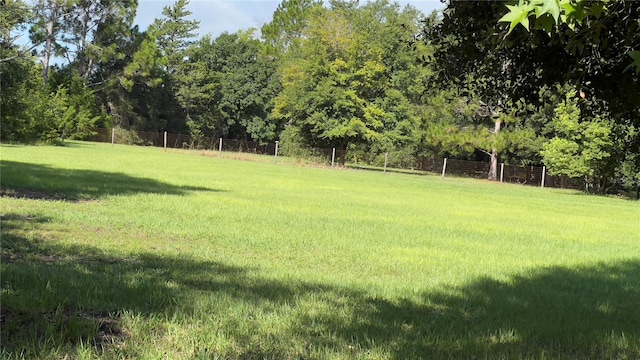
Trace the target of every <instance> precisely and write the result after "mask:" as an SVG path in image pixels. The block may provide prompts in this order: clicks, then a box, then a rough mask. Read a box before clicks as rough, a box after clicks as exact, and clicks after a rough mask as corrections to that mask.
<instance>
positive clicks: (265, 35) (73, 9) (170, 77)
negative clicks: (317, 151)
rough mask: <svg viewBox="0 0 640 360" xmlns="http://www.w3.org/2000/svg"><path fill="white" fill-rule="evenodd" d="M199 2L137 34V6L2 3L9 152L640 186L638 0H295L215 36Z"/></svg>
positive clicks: (168, 10)
mask: <svg viewBox="0 0 640 360" xmlns="http://www.w3.org/2000/svg"><path fill="white" fill-rule="evenodd" d="M188 5H189V0H177V1H176V2H175V3H174V4H173V5H172V6H167V7H165V8H164V9H163V11H162V16H161V17H160V18H157V19H155V20H154V22H153V23H152V24H151V25H150V26H149V27H148V28H147V29H144V30H142V29H140V28H139V27H138V26H134V24H133V21H134V17H135V12H136V7H137V1H136V0H126V1H122V0H117V1H116V0H38V1H31V2H27V1H24V0H5V1H4V2H3V3H2V4H1V5H0V7H2V9H1V10H2V11H1V12H0V27H1V29H2V32H1V34H0V86H1V93H0V101H1V103H0V106H1V108H0V111H1V113H0V116H1V117H2V126H1V128H0V137H1V139H2V141H5V142H6V141H9V142H33V141H48V142H59V141H64V140H65V139H67V138H80V139H81V138H83V137H86V136H89V135H90V134H91V130H92V129H93V128H96V127H118V128H123V129H127V130H138V131H168V132H172V133H182V134H189V135H191V136H192V137H195V138H204V137H225V138H231V139H242V140H253V141H258V142H270V141H274V140H279V141H280V144H281V146H282V149H283V151H285V152H288V153H289V154H304V153H305V151H306V150H307V149H311V148H317V147H326V148H332V147H335V148H338V149H340V150H344V153H345V154H346V155H345V156H344V157H343V158H342V159H341V161H359V160H366V161H375V159H379V158H380V157H381V156H383V154H386V153H388V154H389V157H390V158H391V159H396V160H400V161H401V160H402V159H411V158H415V157H417V156H432V157H449V158H457V159H465V160H480V161H489V162H490V163H491V170H490V171H489V174H487V176H488V178H489V179H496V178H497V171H498V170H497V165H498V163H499V162H506V163H510V164H514V165H546V166H547V168H548V171H549V173H550V174H552V175H567V176H569V177H574V178H581V179H583V180H584V181H585V184H586V187H587V189H588V190H589V191H593V192H599V193H605V192H618V191H624V190H625V189H631V188H633V187H634V186H637V184H638V182H639V181H640V80H639V77H640V75H639V74H640V51H638V50H639V49H640V36H638V34H639V33H640V16H639V11H640V10H639V8H640V6H639V5H638V3H637V2H633V1H628V0H611V1H586V0H523V1H519V2H517V3H515V2H513V3H504V2H487V1H455V0H451V1H449V2H448V3H447V4H446V6H445V9H444V10H443V11H441V12H434V13H432V14H428V15H425V14H422V13H420V12H419V11H418V10H416V9H415V8H413V7H412V6H410V5H409V6H404V7H401V6H400V5H398V4H397V3H394V2H390V1H388V0H375V1H369V2H366V3H359V2H357V1H355V2H354V1H348V0H332V1H329V2H328V3H326V2H323V1H320V0H284V1H282V2H281V3H280V5H279V6H278V8H277V9H276V10H275V12H274V14H273V16H272V19H271V21H270V22H268V23H266V24H264V25H263V26H262V27H261V28H260V29H245V30H241V31H238V32H236V33H223V34H221V35H219V36H217V37H215V38H213V37H212V36H211V35H204V36H199V34H198V29H199V25H200V24H199V23H198V22H197V21H194V20H190V17H189V15H191V13H190V12H189V10H188ZM26 36H28V37H29V42H28V45H24V43H25V42H24V41H20V38H24V37H26ZM54 58H55V59H62V60H60V61H56V62H55V63H53V61H52V59H54Z"/></svg>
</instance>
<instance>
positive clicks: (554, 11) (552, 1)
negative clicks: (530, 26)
mask: <svg viewBox="0 0 640 360" xmlns="http://www.w3.org/2000/svg"><path fill="white" fill-rule="evenodd" d="M544 14H550V15H551V16H552V17H553V20H554V21H555V22H556V24H557V23H558V18H559V17H560V3H559V2H558V0H543V1H542V6H538V7H536V17H537V18H540V17H542V16H543V15H544Z"/></svg>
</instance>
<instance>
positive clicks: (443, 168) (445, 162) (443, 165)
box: [442, 158, 447, 180]
mask: <svg viewBox="0 0 640 360" xmlns="http://www.w3.org/2000/svg"><path fill="white" fill-rule="evenodd" d="M446 171H447V158H444V164H442V180H444V173H445V172H446Z"/></svg>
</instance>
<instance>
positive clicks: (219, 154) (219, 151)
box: [218, 138, 222, 157]
mask: <svg viewBox="0 0 640 360" xmlns="http://www.w3.org/2000/svg"><path fill="white" fill-rule="evenodd" d="M218 157H222V138H220V145H219V146H218Z"/></svg>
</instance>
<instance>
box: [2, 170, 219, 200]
mask: <svg viewBox="0 0 640 360" xmlns="http://www.w3.org/2000/svg"><path fill="white" fill-rule="evenodd" d="M0 173H1V174H2V177H1V178H0V189H1V190H0V195H2V196H12V197H18V198H28V199H39V200H65V201H78V200H94V199H98V198H100V197H103V196H107V195H132V194H138V193H153V194H169V195H185V194H187V193H188V192H189V191H218V190H212V189H208V188H203V187H191V186H176V185H171V184H167V183H162V182H160V181H157V180H153V179H145V178H137V177H132V176H129V175H126V174H120V173H110V172H104V171H96V170H78V169H59V168H55V167H50V166H47V165H40V164H29V163H21V162H15V161H2V162H0Z"/></svg>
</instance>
